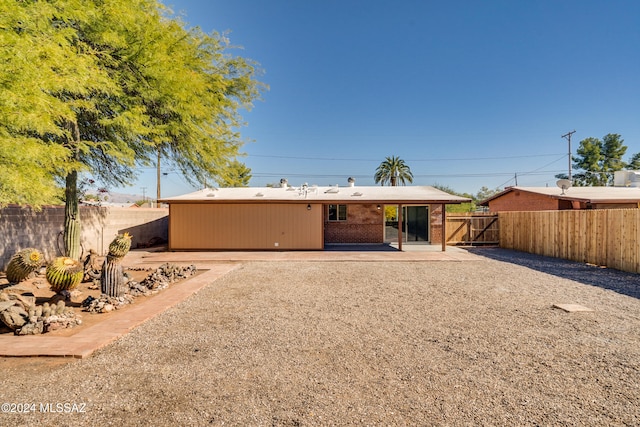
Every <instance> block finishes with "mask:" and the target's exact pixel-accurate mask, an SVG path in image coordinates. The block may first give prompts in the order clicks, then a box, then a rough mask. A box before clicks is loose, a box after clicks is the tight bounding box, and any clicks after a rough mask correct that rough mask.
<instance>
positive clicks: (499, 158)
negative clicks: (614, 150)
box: [246, 153, 564, 163]
mask: <svg viewBox="0 0 640 427" xmlns="http://www.w3.org/2000/svg"><path fill="white" fill-rule="evenodd" d="M558 155H560V153H554V154H529V155H523V156H496V157H468V158H466V157H461V158H434V159H406V160H405V162H406V163H409V162H458V161H473V160H506V159H525V158H527V159H528V158H531V157H551V156H558ZM563 155H564V154H563ZM246 157H260V158H269V159H291V160H321V161H332V162H380V159H353V158H337V157H303V156H280V155H272V154H247V156H246Z"/></svg>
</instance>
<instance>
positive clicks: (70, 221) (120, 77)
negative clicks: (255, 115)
mask: <svg viewBox="0 0 640 427" xmlns="http://www.w3.org/2000/svg"><path fill="white" fill-rule="evenodd" d="M0 9H1V10H2V12H3V13H2V14H0V28H1V29H2V31H0V45H1V46H2V49H0V81H1V82H2V85H0V168H2V170H3V171H5V170H6V171H7V173H3V174H0V204H2V203H9V202H11V203H28V204H32V205H35V206H38V205H41V204H44V203H48V202H50V201H51V200H52V199H53V198H55V197H56V196H60V195H61V194H60V192H59V190H58V189H59V188H60V187H61V186H64V188H65V192H64V198H65V201H66V209H65V215H66V220H65V237H64V241H65V251H66V252H67V255H69V256H71V257H73V258H78V257H79V256H80V247H79V237H80V223H79V217H78V174H79V173H88V174H91V175H93V176H94V177H96V178H97V179H98V180H100V181H101V182H102V183H104V184H105V185H120V184H127V183H130V182H131V181H132V179H133V178H134V177H135V171H136V167H138V166H148V165H151V164H154V162H156V161H157V159H158V155H159V154H160V156H161V157H162V158H164V159H165V161H166V162H167V163H168V164H169V165H170V166H172V167H175V168H176V169H178V170H180V171H181V172H182V173H183V175H184V176H185V178H186V179H187V180H188V181H189V182H192V183H201V182H206V181H209V182H212V181H220V180H221V179H222V177H225V176H226V175H227V171H228V169H229V165H231V164H233V162H234V161H235V160H236V156H237V155H238V154H239V149H240V147H241V143H242V141H241V138H240V135H239V134H238V132H237V130H236V129H237V128H238V127H239V125H241V124H242V123H241V118H240V115H239V113H238V111H239V110H240V109H241V108H250V107H251V103H252V101H253V100H254V99H257V98H258V97H259V96H260V93H261V91H262V89H263V88H264V85H262V84H261V83H260V82H258V81H257V80H256V75H257V70H256V67H255V64H254V63H252V62H251V61H249V60H246V59H243V58H239V57H234V56H231V55H229V54H228V48H229V45H228V40H227V39H226V37H224V36H223V35H220V34H217V33H212V34H205V33H203V32H202V31H201V30H199V29H198V28H186V26H185V25H184V24H183V23H182V22H181V21H179V20H177V19H175V18H173V17H172V15H171V12H170V11H168V10H167V9H166V8H165V7H164V6H163V5H162V4H161V3H160V2H159V1H158V0H57V1H55V2H52V1H36V2H22V1H11V0H0Z"/></svg>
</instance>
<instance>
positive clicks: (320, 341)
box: [0, 249, 640, 426]
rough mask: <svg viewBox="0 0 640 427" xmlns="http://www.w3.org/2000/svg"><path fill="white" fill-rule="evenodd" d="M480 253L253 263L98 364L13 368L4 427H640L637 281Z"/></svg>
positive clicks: (7, 368)
mask: <svg viewBox="0 0 640 427" xmlns="http://www.w3.org/2000/svg"><path fill="white" fill-rule="evenodd" d="M475 252H476V253H478V254H480V255H483V254H485V255H486V257H481V258H479V259H478V260H477V261H464V262H450V261H433V262H386V263H384V262H249V263H246V264H244V265H243V266H241V267H240V268H238V269H236V270H234V271H232V272H231V273H229V274H228V275H226V276H224V277H222V278H221V279H219V280H217V281H216V282H214V283H212V284H211V285H209V286H207V287H206V288H204V289H203V290H202V291H200V292H199V293H198V294H196V295H194V296H192V297H191V298H190V299H188V300H187V301H185V302H184V303H182V304H180V305H178V306H177V307H175V308H173V309H171V310H169V311H167V312H165V313H163V314H161V315H159V316H158V317H156V318H154V319H152V320H150V321H149V322H147V323H145V324H143V325H142V326H141V327H139V328H137V329H135V330H133V331H132V332H131V333H130V334H128V335H127V336H125V337H123V338H122V339H120V340H118V341H117V342H115V343H114V344H112V345H110V346H108V347H106V348H104V349H103V350H100V351H98V352H96V353H95V355H94V356H93V357H90V358H88V359H83V360H79V361H73V362H71V363H62V364H61V363H49V362H48V361H46V360H45V361H42V360H25V362H24V366H15V364H11V365H9V364H7V363H6V360H0V368H2V370H3V380H2V387H1V388H0V402H15V403H29V404H31V403H35V405H36V407H35V409H36V410H35V411H33V412H30V413H27V414H7V413H2V414H0V425H15V426H19V425H38V426H43V425H44V426H46V425H51V426H59V425H82V426H96V425H118V426H120V425H127V426H128V425H156V426H176V425H242V426H245V425H264V426H269V425H278V426H279V425H287V426H295V425H452V426H454V425H455V426H459V425H510V426H511V425H629V426H631V425H640V299H638V296H640V293H639V292H638V291H637V289H638V288H639V287H640V276H639V275H634V274H625V273H620V272H615V271H611V270H607V269H600V268H598V267H592V266H585V265H584V264H577V263H570V262H565V261H557V260H550V259H548V258H542V257H535V256H528V255H527V256H523V255H522V254H518V253H515V252H510V251H504V250H500V249H480V250H475ZM611 289H616V290H617V292H616V291H613V290H611ZM168 292H170V290H168ZM621 292H622V293H621ZM557 303H573V304H580V305H583V306H586V307H588V308H591V309H593V311H592V312H575V313H567V312H565V311H562V310H560V309H557V308H553V307H552V306H553V304H557ZM47 402H49V403H76V404H79V405H81V404H85V405H86V406H83V407H82V409H84V412H82V413H77V411H76V413H64V412H65V411H64V410H63V412H61V413H53V414H52V413H49V414H45V413H42V411H41V410H40V407H39V405H40V403H47ZM3 409H4V406H3ZM79 409H80V408H78V410H79ZM67 412H68V411H67ZM72 412H73V411H72Z"/></svg>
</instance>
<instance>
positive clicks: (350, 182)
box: [347, 177, 356, 187]
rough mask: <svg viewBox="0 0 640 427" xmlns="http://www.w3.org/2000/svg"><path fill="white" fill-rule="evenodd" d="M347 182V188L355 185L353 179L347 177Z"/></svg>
mask: <svg viewBox="0 0 640 427" xmlns="http://www.w3.org/2000/svg"><path fill="white" fill-rule="evenodd" d="M347 182H348V183H349V187H353V186H354V185H356V180H355V178H352V177H349V179H347Z"/></svg>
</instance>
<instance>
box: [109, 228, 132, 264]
mask: <svg viewBox="0 0 640 427" xmlns="http://www.w3.org/2000/svg"><path fill="white" fill-rule="evenodd" d="M129 249H131V235H130V234H129V233H124V234H118V235H117V236H116V238H115V239H113V241H112V242H111V243H110V244H109V255H111V256H112V257H115V258H122V257H124V256H125V255H126V254H127V253H128V252H129Z"/></svg>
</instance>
